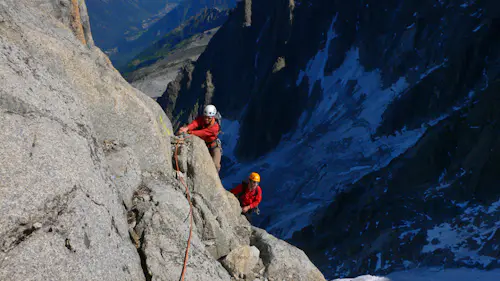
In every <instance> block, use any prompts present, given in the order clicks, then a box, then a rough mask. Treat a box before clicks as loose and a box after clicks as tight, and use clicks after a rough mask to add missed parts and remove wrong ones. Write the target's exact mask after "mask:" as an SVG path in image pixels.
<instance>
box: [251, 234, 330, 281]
mask: <svg viewBox="0 0 500 281" xmlns="http://www.w3.org/2000/svg"><path fill="white" fill-rule="evenodd" d="M251 244H252V245H255V247H257V248H258V249H259V250H260V253H261V257H262V260H263V261H264V265H265V266H266V270H265V275H266V276H267V277H268V278H269V279H270V280H310V281H313V280H325V279H324V277H323V274H321V272H320V271H319V270H318V269H317V268H316V267H315V266H314V265H313V264H312V263H311V262H310V261H309V259H308V258H307V256H306V254H305V253H304V252H303V251H302V250H299V249H297V248H295V247H293V246H292V247H291V245H290V244H288V243H287V242H285V241H282V240H279V239H277V238H276V237H274V236H272V235H270V234H269V233H267V232H266V231H264V230H262V229H259V228H256V227H254V228H253V229H252V241H251ZM290 257H292V258H290Z"/></svg>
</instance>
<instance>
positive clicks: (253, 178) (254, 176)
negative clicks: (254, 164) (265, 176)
mask: <svg viewBox="0 0 500 281" xmlns="http://www.w3.org/2000/svg"><path fill="white" fill-rule="evenodd" d="M248 179H249V180H251V181H254V182H260V175H259V174H257V173H256V172H253V173H251V174H250V176H248Z"/></svg>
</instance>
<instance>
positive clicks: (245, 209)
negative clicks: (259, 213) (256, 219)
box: [241, 206, 250, 213]
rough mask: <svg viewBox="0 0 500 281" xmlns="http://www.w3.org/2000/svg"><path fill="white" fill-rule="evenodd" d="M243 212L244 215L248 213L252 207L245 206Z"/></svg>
mask: <svg viewBox="0 0 500 281" xmlns="http://www.w3.org/2000/svg"><path fill="white" fill-rule="evenodd" d="M241 211H242V212H243V213H246V212H248V211H250V206H245V207H243V208H242V209H241Z"/></svg>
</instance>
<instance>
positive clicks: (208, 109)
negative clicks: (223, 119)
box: [203, 104, 217, 117]
mask: <svg viewBox="0 0 500 281" xmlns="http://www.w3.org/2000/svg"><path fill="white" fill-rule="evenodd" d="M215 114H217V109H216V108H215V106H213V105H211V104H209V105H207V106H205V109H204V110H203V115H205V116H208V117H214V116H215Z"/></svg>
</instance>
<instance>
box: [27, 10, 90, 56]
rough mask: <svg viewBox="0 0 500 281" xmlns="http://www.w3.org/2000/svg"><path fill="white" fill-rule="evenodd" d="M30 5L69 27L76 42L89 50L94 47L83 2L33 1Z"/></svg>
mask: <svg viewBox="0 0 500 281" xmlns="http://www.w3.org/2000/svg"><path fill="white" fill-rule="evenodd" d="M32 5H34V6H35V7H38V8H39V9H41V10H43V11H44V12H46V13H48V14H50V15H52V16H53V17H55V18H56V19H58V20H59V21H61V22H62V23H63V24H64V25H66V26H67V27H69V28H70V29H71V30H72V31H73V33H74V34H75V36H76V37H77V38H78V40H80V42H82V43H83V44H86V45H87V46H88V47H89V48H90V47H93V46H94V39H93V38H92V32H91V29H90V20H89V15H88V12H87V5H85V1H84V0H61V1H55V0H54V1H48V0H34V1H32Z"/></svg>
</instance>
